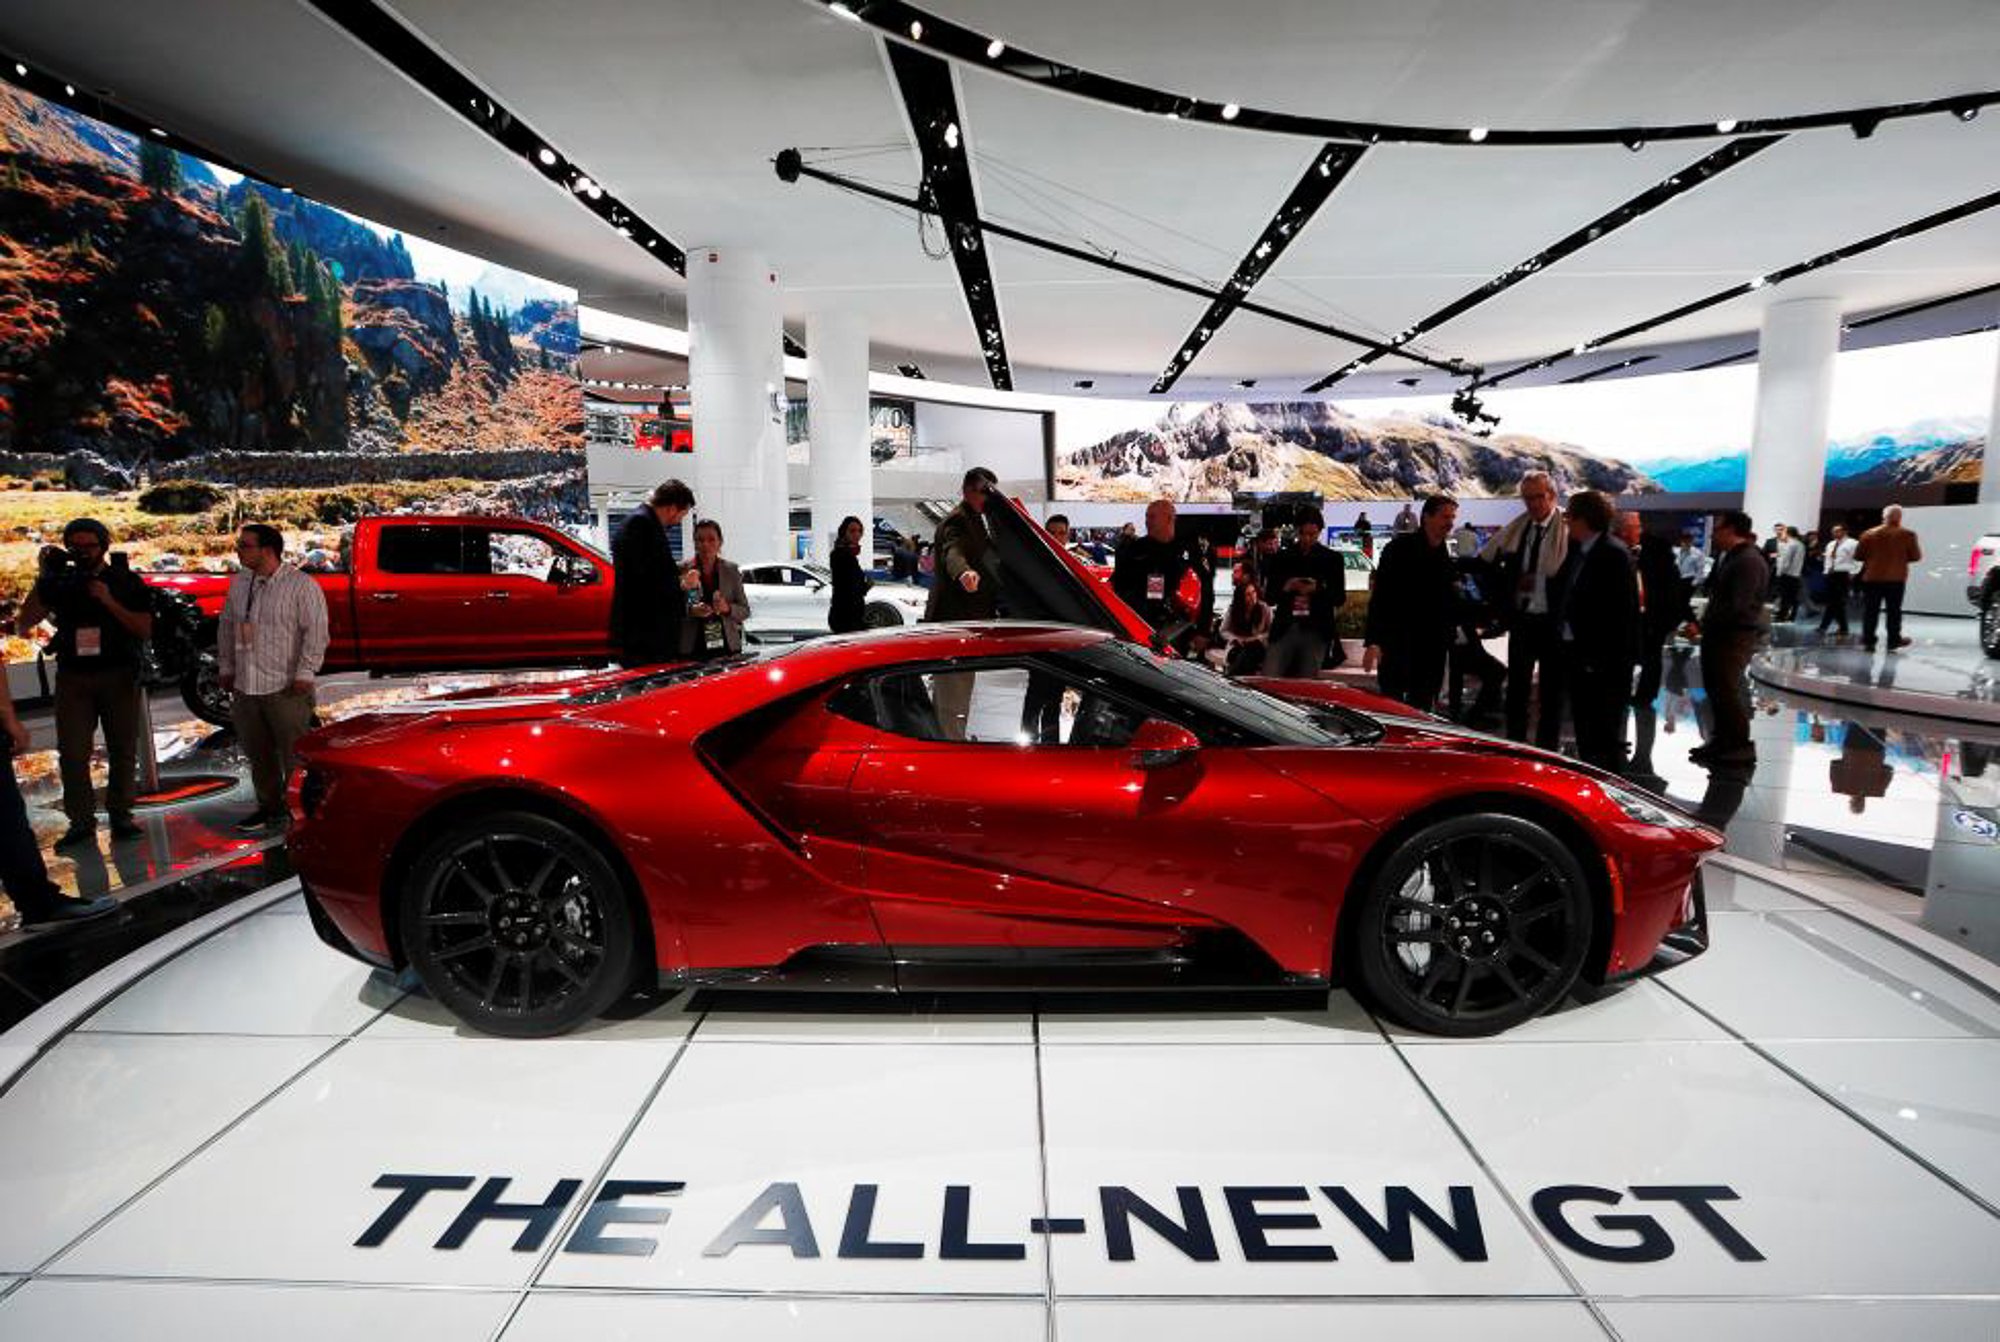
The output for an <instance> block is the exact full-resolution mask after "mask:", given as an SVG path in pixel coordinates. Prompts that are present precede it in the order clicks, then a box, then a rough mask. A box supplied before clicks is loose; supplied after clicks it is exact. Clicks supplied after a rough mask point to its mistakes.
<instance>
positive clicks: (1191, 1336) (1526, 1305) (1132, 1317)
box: [508, 1300, 1604, 1342]
mask: <svg viewBox="0 0 2000 1342" xmlns="http://www.w3.org/2000/svg"><path fill="white" fill-rule="evenodd" d="M1056 1335H1057V1336H1058V1337H1060V1338H1061V1339H1062V1342H1128V1339H1132V1338H1144V1339H1146V1342H1215V1339H1217V1338H1256V1339H1257V1342H1332V1340H1333V1339H1337V1338H1367V1339H1368V1342H1432V1339H1435V1338H1440V1337H1476V1338H1478V1339H1479V1342H1604V1330H1603V1329H1602V1328H1600V1327H1598V1325H1597V1322H1596V1320H1594V1319H1592V1318H1591V1317H1590V1310H1589V1309H1588V1308H1586V1307H1585V1306H1584V1305H1583V1304H1581V1303H1580V1302H1579V1303H1576V1304H1561V1303H1556V1302H1552V1301H1536V1300H1480V1301H1459V1302H1455V1303H1434V1302H1431V1301H1414V1300H1413V1301H1409V1302H1407V1303H1405V1302H1401V1301H1394V1302H1384V1301H1359V1300H1357V1301H1331V1300H1315V1301H1287V1302H1284V1303H1278V1302H1274V1301H1263V1302H1257V1303H1246V1302H1243V1301H1231V1302H1229V1303H1227V1304H1224V1303H1221V1302H1213V1303H1211V1302H1207V1301H1172V1302H1168V1301H1159V1302H1153V1303H1147V1302H1139V1301H1127V1300H1119V1301H1111V1300H1087V1301H1058V1302H1057V1304H1056ZM508 1342H512V1339H511V1338H510V1339H509V1340H508Z"/></svg>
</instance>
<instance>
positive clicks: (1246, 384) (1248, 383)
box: [1236, 377, 1257, 391]
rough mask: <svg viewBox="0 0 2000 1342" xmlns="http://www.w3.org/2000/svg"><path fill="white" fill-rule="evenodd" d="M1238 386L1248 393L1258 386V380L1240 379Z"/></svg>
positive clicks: (1250, 378)
mask: <svg viewBox="0 0 2000 1342" xmlns="http://www.w3.org/2000/svg"><path fill="white" fill-rule="evenodd" d="M1236 385H1237V386H1239V387H1241V388H1243V389H1244V390H1245V391H1248V390H1250V388H1252V387H1254V386H1256V385H1257V379H1256V378H1254V377H1245V378H1238V379H1237V381H1236Z"/></svg>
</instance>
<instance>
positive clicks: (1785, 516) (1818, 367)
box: [1743, 298, 1840, 536]
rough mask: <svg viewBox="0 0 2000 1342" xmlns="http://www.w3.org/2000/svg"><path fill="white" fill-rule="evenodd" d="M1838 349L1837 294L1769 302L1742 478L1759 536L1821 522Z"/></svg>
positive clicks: (1747, 509)
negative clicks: (1779, 524) (1777, 528)
mask: <svg viewBox="0 0 2000 1342" xmlns="http://www.w3.org/2000/svg"><path fill="white" fill-rule="evenodd" d="M1839 352H1840V302H1839V300H1837V299H1832V298H1803V299H1798V300H1795V301H1793V302H1789V303H1773V304H1772V305H1771V306H1770V307H1769V308H1767V309H1766V310H1765V312H1764V331H1763V336H1762V339H1761V341H1760V343H1759V345H1758V350H1757V427H1756V431H1755V432H1754V433H1753V434H1752V435H1751V438H1750V465H1749V472H1748V476H1747V478H1746V479H1745V481H1744V485H1743V511H1744V512H1746V513H1748V514H1750V521H1751V524H1752V525H1754V526H1755V527H1756V528H1757V534H1758V535H1759V536H1768V535H1770V534H1771V526H1772V524H1773V523H1776V522H1783V523H1784V524H1785V525H1786V526H1793V527H1797V528H1798V529H1799V531H1800V532H1801V533H1802V534H1803V533H1804V532H1807V531H1810V530H1812V529H1813V528H1815V527H1817V526H1818V525H1819V505H1820V493H1821V489H1822V487H1823V485H1824V484H1825V480H1826V425H1827V415H1828V412H1829V409H1830V407H1831V405H1832V402H1833V359H1834V355H1836V354H1838V353H1839Z"/></svg>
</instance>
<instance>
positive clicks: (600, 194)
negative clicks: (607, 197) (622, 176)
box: [586, 182, 604, 200]
mask: <svg viewBox="0 0 2000 1342" xmlns="http://www.w3.org/2000/svg"><path fill="white" fill-rule="evenodd" d="M586 194H587V195H589V197H590V198H591V199H592V200H603V199H604V188H603V187H601V186H599V185H598V184H597V183H595V182H592V183H591V184H590V187H589V190H588V191H587V192H586Z"/></svg>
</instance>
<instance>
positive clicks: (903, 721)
mask: <svg viewBox="0 0 2000 1342" xmlns="http://www.w3.org/2000/svg"><path fill="white" fill-rule="evenodd" d="M869 689H870V691H871V692H870V693H865V694H864V693H858V692H857V691H856V689H855V687H849V688H848V689H847V690H843V691H842V692H841V693H840V694H838V695H835V696H834V698H833V699H832V700H830V701H829V705H828V706H829V707H831V708H832V709H833V710H834V711H835V712H837V713H840V714H842V715H843V716H846V717H851V718H855V719H857V720H859V721H864V722H866V723H868V724H869V725H870V726H873V727H877V728H879V729H881V730H882V731H886V732H891V733H894V734H895V735H897V736H906V737H910V738H911V739H913V740H918V741H964V742H968V743H972V744H979V745H996V746H997V745H1008V746H1016V747H1020V746H1075V747H1084V748H1090V747H1095V748H1100V749H1103V748H1116V747H1119V746H1123V745H1125V744H1126V743H1127V742H1129V741H1130V740H1131V739H1132V735H1133V733H1134V732H1136V731H1138V729H1139V724H1140V723H1141V722H1143V721H1144V720H1145V716H1144V714H1143V713H1141V712H1139V711H1138V710H1137V709H1135V708H1133V707H1131V706H1130V705H1129V704H1126V703H1125V702H1124V701H1122V700H1119V699H1115V698H1112V697H1111V696H1109V695H1106V694H1104V693H1102V692H1101V691H1098V690H1095V689H1092V688H1090V687H1089V686H1087V685H1079V684H1077V683H1076V682H1074V681H1072V680H1070V679H1068V678H1067V677H1064V676H1061V675H1058V674H1056V673H1055V672H1053V671H1051V670H1049V669H1047V668H1045V667H1041V666H994V667H981V668H979V669H977V670H972V671H952V670H945V669H938V670H931V671H902V672H892V673H890V674H888V675H884V676H878V677H876V678H875V679H874V680H873V681H872V683H870V685H869Z"/></svg>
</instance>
